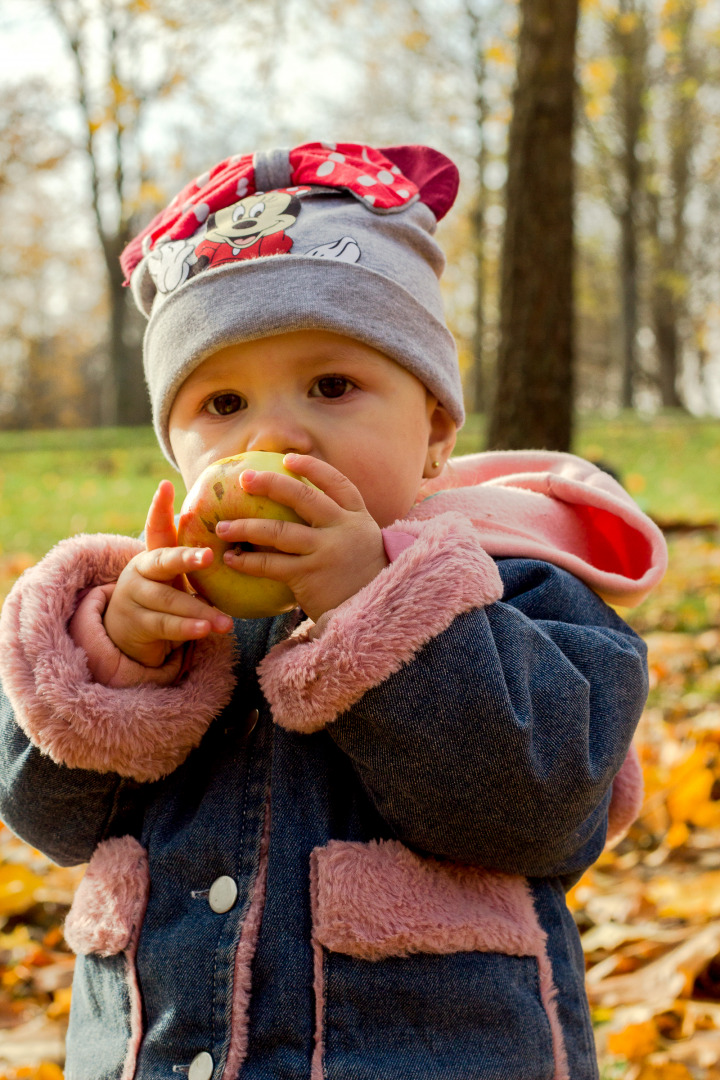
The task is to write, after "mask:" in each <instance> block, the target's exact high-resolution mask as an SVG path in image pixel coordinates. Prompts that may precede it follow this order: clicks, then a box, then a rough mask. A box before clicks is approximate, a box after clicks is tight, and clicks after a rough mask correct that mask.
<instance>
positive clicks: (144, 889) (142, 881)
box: [65, 836, 150, 1080]
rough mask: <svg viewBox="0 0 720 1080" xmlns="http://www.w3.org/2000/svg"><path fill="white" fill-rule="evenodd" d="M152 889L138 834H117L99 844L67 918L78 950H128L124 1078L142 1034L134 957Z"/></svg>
mask: <svg viewBox="0 0 720 1080" xmlns="http://www.w3.org/2000/svg"><path fill="white" fill-rule="evenodd" d="M149 894H150V874H149V871H148V860H147V852H146V851H145V849H144V848H143V847H142V846H141V845H140V844H139V843H138V841H137V840H136V839H135V838H134V837H133V836H119V837H113V838H111V839H110V840H104V841H103V842H102V843H101V844H99V845H98V846H97V848H96V849H95V853H94V855H93V857H92V859H91V860H90V862H89V863H88V867H87V870H86V871H85V876H84V878H83V879H82V881H81V882H80V885H79V886H78V889H77V892H76V893H75V898H74V900H73V903H72V907H71V908H70V911H69V913H68V916H67V919H66V920H65V940H66V941H67V943H68V945H69V946H70V948H71V949H72V950H73V952H76V953H79V954H81V955H87V954H88V953H96V954H97V955H98V956H115V955H116V954H117V953H120V952H123V951H124V952H125V978H126V980H127V988H128V997H129V999H130V1038H129V1040H128V1046H127V1051H126V1055H125V1062H124V1065H123V1071H122V1076H121V1080H132V1077H133V1075H134V1074H135V1065H136V1063H137V1055H138V1050H139V1049H140V1043H141V1042H142V1036H143V1031H142V1001H141V998H140V985H139V982H138V977H137V968H136V966H135V957H136V955H137V945H138V939H139V937H140V927H141V926H142V921H143V919H144V917H145V909H146V907H147V902H148V896H149Z"/></svg>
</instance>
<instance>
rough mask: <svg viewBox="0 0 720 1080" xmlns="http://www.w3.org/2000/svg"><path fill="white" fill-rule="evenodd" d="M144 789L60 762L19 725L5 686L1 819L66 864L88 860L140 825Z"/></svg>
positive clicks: (0, 709) (0, 730) (0, 719)
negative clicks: (104, 843) (103, 844)
mask: <svg viewBox="0 0 720 1080" xmlns="http://www.w3.org/2000/svg"><path fill="white" fill-rule="evenodd" d="M141 790H142V789H141V787H140V785H139V784H136V783H135V782H134V781H128V780H123V779H122V778H121V777H119V776H118V775H117V774H116V773H99V772H91V771H90V770H88V769H69V768H67V767H66V766H64V765H56V764H55V763H54V762H53V761H52V760H51V759H50V758H49V757H48V756H47V755H46V754H43V753H42V752H41V751H40V750H38V748H37V747H36V746H34V745H33V744H32V743H31V742H30V740H29V739H28V737H27V735H26V734H25V733H24V731H23V730H22V729H21V728H20V726H19V725H18V724H17V723H16V721H15V717H14V714H13V710H12V707H11V705H10V703H9V702H8V700H7V698H6V696H5V694H4V692H3V690H2V687H1V686H0V818H2V820H3V821H4V822H5V824H6V825H7V826H8V827H9V828H10V829H12V831H13V832H14V833H15V834H16V835H17V836H19V837H20V838H21V839H22V840H25V841H26V842H27V843H28V844H31V845H32V846H33V847H36V848H37V849H38V850H39V851H42V852H43V853H44V854H45V855H47V856H48V857H49V858H51V859H52V860H53V861H54V862H56V863H59V864H60V865H61V866H77V865H78V864H79V863H83V862H87V861H88V860H89V859H90V857H91V855H92V853H93V851H94V850H95V848H96V847H97V845H98V844H99V843H100V841H101V840H104V839H106V838H107V837H108V836H117V835H122V834H124V833H134V832H136V831H137V829H138V827H139V814H140V813H141V802H142V797H141Z"/></svg>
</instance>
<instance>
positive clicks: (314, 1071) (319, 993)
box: [310, 848, 325, 1080]
mask: <svg viewBox="0 0 720 1080" xmlns="http://www.w3.org/2000/svg"><path fill="white" fill-rule="evenodd" d="M319 851H322V848H316V849H315V851H313V852H312V854H311V855H310V913H311V918H312V924H313V935H312V950H313V990H314V994H315V1038H314V1042H313V1054H312V1059H311V1062H310V1080H325V1073H324V1070H323V1056H324V1054H325V970H324V965H325V955H324V953H323V947H322V945H321V943H320V941H319V939H318V936H317V934H316V932H315V928H316V926H317V924H318V919H319V913H318V858H317V852H319Z"/></svg>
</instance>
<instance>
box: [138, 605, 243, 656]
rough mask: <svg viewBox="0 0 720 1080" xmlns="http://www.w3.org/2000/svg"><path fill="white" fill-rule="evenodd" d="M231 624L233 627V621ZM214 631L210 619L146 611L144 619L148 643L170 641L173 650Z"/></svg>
mask: <svg viewBox="0 0 720 1080" xmlns="http://www.w3.org/2000/svg"><path fill="white" fill-rule="evenodd" d="M225 617H226V618H227V616H225ZM230 623H231V625H232V619H231V620H230ZM213 629H214V627H213V624H212V621H211V620H210V619H189V618H185V617H183V616H181V615H170V614H169V613H168V612H167V611H146V612H145V614H144V617H143V619H142V630H143V633H144V634H147V639H148V641H169V642H170V643H171V645H172V646H173V648H176V647H177V646H178V645H181V644H182V643H183V642H184V641H197V640H198V639H199V638H204V637H207V636H208V634H210V633H212V631H213ZM221 632H223V631H221Z"/></svg>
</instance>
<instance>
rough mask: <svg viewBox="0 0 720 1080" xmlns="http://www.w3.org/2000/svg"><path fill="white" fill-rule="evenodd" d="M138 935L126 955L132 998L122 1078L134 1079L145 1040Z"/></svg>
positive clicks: (127, 975) (129, 992) (128, 983)
mask: <svg viewBox="0 0 720 1080" xmlns="http://www.w3.org/2000/svg"><path fill="white" fill-rule="evenodd" d="M138 936H139V935H137V934H135V935H133V938H132V940H131V942H130V945H129V946H128V949H127V953H126V955H125V962H126V964H127V968H126V978H127V989H128V997H129V999H130V1038H129V1039H128V1044H127V1050H126V1052H125V1061H124V1063H123V1071H122V1073H121V1074H120V1080H132V1078H133V1076H134V1075H135V1066H136V1065H137V1056H138V1052H139V1050H140V1043H141V1042H142V1040H143V1026H142V997H141V996H140V980H139V979H138V973H137V966H136V964H135V958H136V956H137V947H138Z"/></svg>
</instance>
